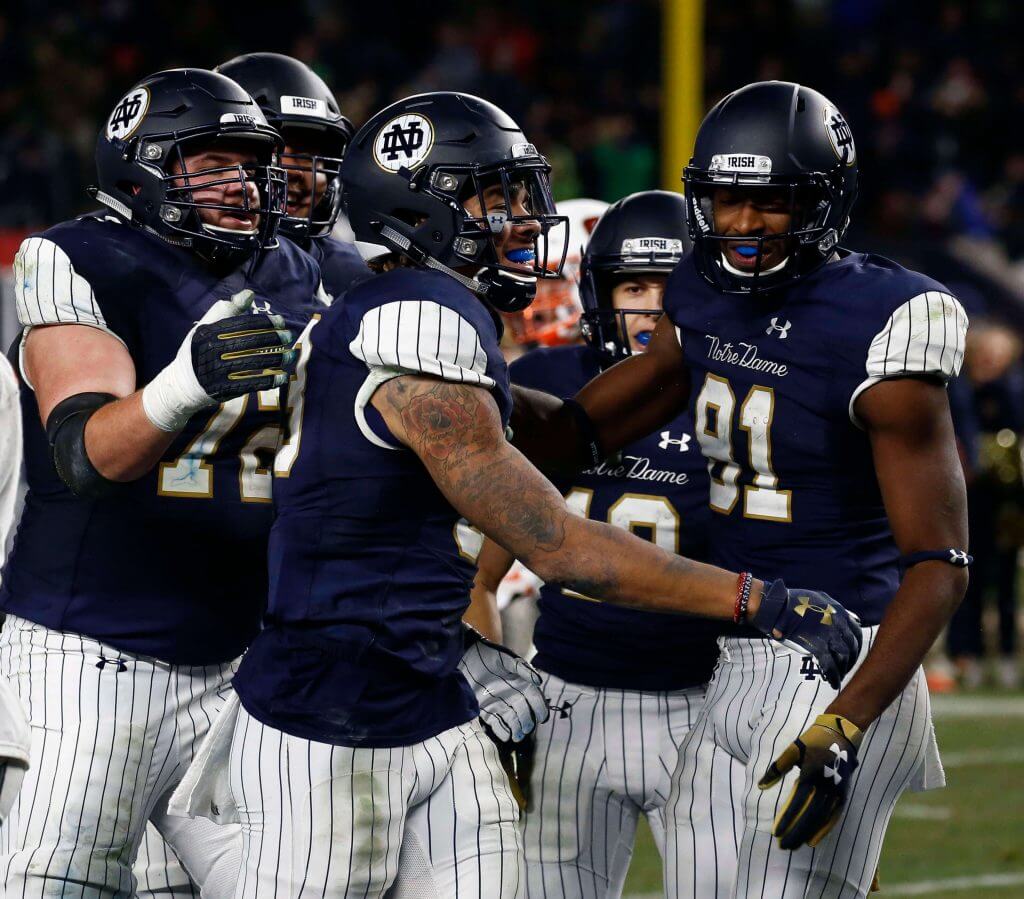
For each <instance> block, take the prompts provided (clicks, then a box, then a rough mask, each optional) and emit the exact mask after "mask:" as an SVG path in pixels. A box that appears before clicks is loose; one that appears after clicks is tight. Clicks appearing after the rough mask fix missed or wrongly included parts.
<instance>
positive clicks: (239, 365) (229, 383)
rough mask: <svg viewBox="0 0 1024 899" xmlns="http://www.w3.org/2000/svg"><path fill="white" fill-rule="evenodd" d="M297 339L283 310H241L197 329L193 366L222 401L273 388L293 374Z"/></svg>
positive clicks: (209, 391)
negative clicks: (292, 363) (290, 329)
mask: <svg viewBox="0 0 1024 899" xmlns="http://www.w3.org/2000/svg"><path fill="white" fill-rule="evenodd" d="M294 343H295V337H294V335H293V334H292V332H291V331H289V330H288V328H287V326H286V325H285V322H284V319H283V318H281V316H280V315H269V314H268V313H266V312H258V313H256V314H255V315H254V314H252V313H247V314H244V315H235V316H232V317H231V318H224V319H221V320H220V321H218V322H211V323H210V324H207V325H200V326H199V327H198V328H196V330H195V331H194V332H193V334H192V370H193V371H194V372H195V373H196V379H197V380H198V381H199V383H200V384H201V385H202V388H203V390H205V391H206V393H207V394H208V395H209V396H210V398H211V399H214V400H217V401H218V402H223V401H224V400H230V399H233V398H234V397H236V396H242V395H243V394H246V393H252V392H254V391H257V390H270V389H271V388H273V387H280V386H281V385H282V384H283V383H284V382H285V380H286V379H287V377H288V367H289V366H290V365H291V362H292V359H293V358H294V356H295V352H294V350H293V349H292V345H293V344H294Z"/></svg>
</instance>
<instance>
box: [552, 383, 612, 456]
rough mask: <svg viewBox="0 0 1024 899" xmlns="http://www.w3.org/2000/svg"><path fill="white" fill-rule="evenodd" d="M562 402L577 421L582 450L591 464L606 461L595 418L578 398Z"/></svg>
mask: <svg viewBox="0 0 1024 899" xmlns="http://www.w3.org/2000/svg"><path fill="white" fill-rule="evenodd" d="M562 404H563V405H564V407H565V408H566V409H568V410H569V413H570V414H571V415H572V417H573V420H574V421H575V422H576V432H577V435H578V436H579V441H580V452H582V453H583V455H584V456H585V457H586V459H587V460H588V462H589V463H590V464H591V465H600V464H601V463H602V462H603V461H604V457H605V453H604V452H603V451H602V449H601V439H600V438H599V437H598V435H597V428H596V427H594V421H593V419H592V418H591V417H590V416H589V415H588V414H587V410H586V409H584V408H583V407H582V406H581V405H580V404H579V403H578V402H576V400H574V399H565V400H562Z"/></svg>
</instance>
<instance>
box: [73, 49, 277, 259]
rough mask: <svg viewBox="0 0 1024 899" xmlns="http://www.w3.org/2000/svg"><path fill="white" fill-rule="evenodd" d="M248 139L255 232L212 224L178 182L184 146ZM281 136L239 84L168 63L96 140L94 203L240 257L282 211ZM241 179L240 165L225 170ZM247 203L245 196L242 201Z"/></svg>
mask: <svg viewBox="0 0 1024 899" xmlns="http://www.w3.org/2000/svg"><path fill="white" fill-rule="evenodd" d="M218 138H233V139H236V140H245V141H252V142H253V146H254V148H255V149H256V151H257V158H258V164H257V165H256V166H255V167H254V170H253V171H252V172H251V173H250V178H251V180H252V181H254V182H255V183H256V186H257V188H258V190H259V193H260V208H259V210H253V211H256V212H258V214H259V217H260V226H259V228H258V230H257V232H256V233H247V232H239V233H237V234H233V233H230V232H227V231H226V230H224V229H215V230H211V229H209V228H207V227H206V226H205V225H204V224H203V223H202V221H201V219H200V217H199V214H198V211H199V208H200V205H201V204H197V203H195V202H193V201H192V200H191V195H190V193H189V191H188V190H187V189H185V188H182V187H181V186H179V185H178V182H179V181H180V178H178V177H177V176H175V175H174V174H172V172H171V166H172V163H174V162H175V161H177V162H178V163H179V164H180V166H181V167H182V169H184V157H185V153H184V151H183V148H188V147H189V146H195V145H196V144H197V143H199V142H202V141H209V140H215V139H218ZM281 146H282V144H281V137H280V135H279V134H278V133H277V132H276V131H275V130H274V129H273V128H272V127H270V125H269V124H268V123H267V121H266V119H265V118H264V116H263V113H262V112H260V109H259V107H258V106H257V105H256V103H255V102H254V101H253V99H252V97H250V96H249V94H247V93H246V92H245V91H244V90H243V89H242V88H241V87H240V86H239V85H238V84H236V83H235V82H234V81H232V80H231V79H230V78H227V77H225V76H223V75H218V74H216V73H214V72H210V71H207V70H205V69H170V70H167V71H164V72H157V73H156V74H154V75H150V76H149V77H148V78H144V79H143V80H142V81H140V82H139V83H138V84H136V85H135V87H133V88H132V89H131V90H130V91H128V92H127V93H126V94H125V95H124V96H123V97H122V98H121V99H120V100H119V101H118V102H117V104H115V106H114V109H113V111H112V112H111V113H110V116H109V117H108V118H107V120H106V122H105V124H104V126H103V128H102V129H101V130H100V133H99V135H98V137H97V140H96V171H97V176H98V186H97V187H96V188H93V189H92V193H93V195H94V196H95V197H96V199H98V200H99V201H100V202H102V203H104V204H105V205H106V206H108V207H110V208H111V209H112V210H114V211H115V212H116V213H118V214H119V215H120V216H122V217H123V218H125V219H127V220H128V221H130V222H131V223H132V224H135V225H137V226H139V227H143V228H146V229H148V230H150V231H153V232H155V233H157V234H159V235H160V236H161V237H163V238H164V239H166V240H168V241H169V242H171V243H174V244H177V245H180V246H185V247H188V248H191V249H193V250H195V251H196V252H198V253H200V254H201V255H203V256H204V257H206V258H209V259H211V260H215V261H233V262H240V261H242V260H244V259H246V258H248V257H249V256H251V255H252V254H253V253H255V252H256V251H257V250H259V249H262V248H266V247H269V246H272V245H273V242H274V239H275V234H276V231H277V226H278V223H279V221H280V218H281V215H282V214H283V211H284V172H283V171H281V170H280V169H278V168H277V167H276V165H275V164H274V163H276V160H277V153H278V151H279V150H280V148H281ZM222 174H223V175H224V178H225V180H229V179H234V178H241V177H242V175H241V173H240V170H239V168H238V167H229V168H228V169H227V170H225V171H224V172H223V173H222ZM246 202H247V201H246Z"/></svg>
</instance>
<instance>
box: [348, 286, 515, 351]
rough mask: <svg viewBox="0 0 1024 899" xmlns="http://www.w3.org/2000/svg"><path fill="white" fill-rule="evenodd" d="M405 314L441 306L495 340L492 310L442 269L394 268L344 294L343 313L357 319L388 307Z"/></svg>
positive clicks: (495, 327) (483, 334)
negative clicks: (440, 270) (373, 310)
mask: <svg viewBox="0 0 1024 899" xmlns="http://www.w3.org/2000/svg"><path fill="white" fill-rule="evenodd" d="M395 303H398V304H400V306H398V307H393V308H394V309H395V311H396V312H400V313H401V315H402V316H403V317H404V316H405V315H406V314H408V313H415V311H416V310H417V309H420V308H424V307H429V306H442V307H445V308H447V309H450V310H452V311H453V312H456V313H458V315H459V316H461V317H462V319H464V320H465V321H466V322H468V323H469V324H470V325H471V326H472V327H473V328H474V329H475V330H476V331H477V333H478V334H479V335H480V337H481V338H487V339H493V340H494V341H495V342H496V341H497V339H498V333H497V326H496V325H495V323H494V320H493V318H492V317H491V313H490V311H489V310H488V308H487V307H486V306H485V305H484V303H483V301H482V300H480V299H479V298H478V297H477V296H476V295H475V294H474V293H473V292H472V291H470V290H469V289H468V288H466V287H463V286H462V285H461V284H459V283H458V282H457V281H455V280H454V279H452V278H451V277H449V276H448V275H445V274H442V273H441V272H431V271H423V270H422V269H413V268H396V269H392V270H391V271H389V272H384V273H383V274H379V275H372V276H371V277H369V278H367V279H366V280H365V281H360V282H359V283H358V284H356V285H354V286H353V287H352V289H351V290H349V291H348V293H347V294H346V295H345V309H346V315H347V317H349V318H350V319H353V320H355V321H359V320H360V319H362V317H363V316H364V315H365V314H366V313H367V312H368V311H369V310H371V309H374V308H377V307H384V306H391V305H392V304H395Z"/></svg>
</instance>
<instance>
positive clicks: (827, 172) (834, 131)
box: [683, 81, 857, 293]
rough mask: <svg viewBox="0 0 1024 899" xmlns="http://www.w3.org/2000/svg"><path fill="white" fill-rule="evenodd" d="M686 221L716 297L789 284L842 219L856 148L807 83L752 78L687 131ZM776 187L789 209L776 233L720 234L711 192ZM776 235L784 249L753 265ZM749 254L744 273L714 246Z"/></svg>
mask: <svg viewBox="0 0 1024 899" xmlns="http://www.w3.org/2000/svg"><path fill="white" fill-rule="evenodd" d="M683 183H684V185H685V190H686V198H687V223H688V226H689V230H690V237H691V239H692V240H693V245H694V259H695V262H696V264H697V268H698V269H699V271H700V272H701V274H702V275H703V276H704V278H705V279H706V280H707V281H709V282H710V283H711V284H712V285H713V286H715V287H717V288H718V289H719V290H722V291H724V292H726V293H752V292H754V291H757V290H767V289H773V288H777V287H780V286H784V285H786V284H792V283H793V282H794V281H796V280H798V279H799V278H802V277H804V276H805V275H807V274H809V273H810V272H812V271H814V270H815V269H816V268H818V267H819V266H821V265H823V264H824V262H825V261H826V260H827V259H828V258H829V257H830V256H832V254H833V252H834V250H835V248H836V246H837V244H838V243H839V241H840V240H841V239H842V237H843V233H844V232H845V231H846V228H847V226H848V225H849V222H850V210H851V208H852V207H853V202H854V200H855V199H856V196H857V152H856V148H855V147H854V143H853V134H852V133H851V131H850V126H849V125H848V124H847V123H846V120H845V119H844V118H843V116H842V114H841V113H840V112H839V110H838V109H837V108H836V107H835V106H834V105H833V104H832V103H830V102H829V100H828V99H827V98H826V97H824V96H822V95H821V94H819V93H818V92H817V91H815V90H811V88H809V87H804V86H802V85H799V84H792V83H790V82H788V81H761V82H757V83H755V84H748V85H747V86H746V87H743V88H740V89H739V90H737V91H734V92H733V93H731V94H729V95H728V96H727V97H725V98H724V99H723V100H721V101H720V102H719V103H718V104H716V105H715V107H714V108H713V109H712V110H711V112H709V113H708V114H707V116H706V117H705V119H704V121H703V122H702V123H701V126H700V129H699V130H698V131H697V139H696V143H695V146H694V151H693V158H692V159H691V160H690V164H689V165H688V166H687V167H686V168H685V169H684V171H683ZM722 188H726V189H733V190H743V191H747V190H751V191H758V190H760V191H764V190H773V191H775V192H778V191H780V190H781V191H783V192H784V195H785V196H787V197H788V211H789V213H790V214H791V215H792V225H791V227H790V229H789V230H788V231H786V232H784V233H782V234H771V235H765V234H762V235H756V234H752V235H744V236H737V235H734V234H733V235H730V234H724V233H722V232H721V231H719V230H718V229H717V228H716V227H715V217H714V193H715V191H716V190H719V189H722ZM776 240H783V241H786V246H787V248H789V252H788V255H787V256H786V258H785V259H784V260H783V261H782V262H781V263H779V264H777V265H775V266H773V268H772V269H771V270H768V269H764V268H763V267H762V259H763V257H764V245H765V243H768V242H770V241H776ZM730 242H733V243H734V245H735V246H736V247H737V248H740V247H742V248H743V249H742V251H740V250H739V249H738V252H741V254H742V255H743V256H744V257H748V256H749V258H751V259H753V260H754V264H753V265H752V266H751V269H750V270H749V271H741V270H739V269H738V268H737V267H736V266H733V265H730V264H729V262H728V259H727V258H726V257H725V256H724V255H723V249H724V247H725V246H726V245H727V244H729V243H730Z"/></svg>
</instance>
